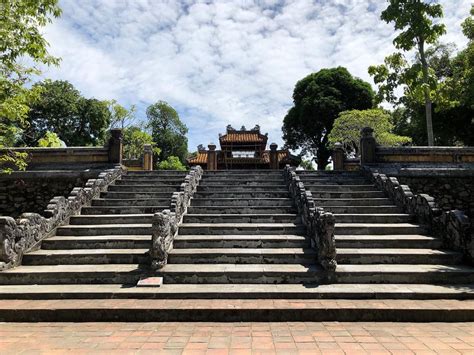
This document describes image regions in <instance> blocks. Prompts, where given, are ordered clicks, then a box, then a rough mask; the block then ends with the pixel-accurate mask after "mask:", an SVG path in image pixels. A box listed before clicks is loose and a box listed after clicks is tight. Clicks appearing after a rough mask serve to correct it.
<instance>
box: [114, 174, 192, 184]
mask: <svg viewBox="0 0 474 355" xmlns="http://www.w3.org/2000/svg"><path fill="white" fill-rule="evenodd" d="M130 180H132V181H149V182H150V183H151V182H152V181H153V182H157V183H158V182H159V183H162V184H164V183H175V184H180V183H183V182H184V176H182V177H181V176H167V175H123V176H122V179H121V181H130Z"/></svg>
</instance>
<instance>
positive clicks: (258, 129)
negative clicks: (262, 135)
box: [251, 124, 260, 132]
mask: <svg viewBox="0 0 474 355" xmlns="http://www.w3.org/2000/svg"><path fill="white" fill-rule="evenodd" d="M251 130H252V131H256V132H260V126H259V125H258V124H256V125H255V127H254V128H252V129H251Z"/></svg>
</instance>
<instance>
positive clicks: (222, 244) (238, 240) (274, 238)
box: [173, 234, 310, 249]
mask: <svg viewBox="0 0 474 355" xmlns="http://www.w3.org/2000/svg"><path fill="white" fill-rule="evenodd" d="M309 246H310V243H309V240H308V239H307V238H306V237H304V236H301V235H286V234H279V235H178V236H176V237H175V239H174V243H173V247H174V248H175V249H186V248H305V247H309Z"/></svg>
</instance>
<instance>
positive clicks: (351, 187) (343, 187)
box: [304, 182, 379, 192]
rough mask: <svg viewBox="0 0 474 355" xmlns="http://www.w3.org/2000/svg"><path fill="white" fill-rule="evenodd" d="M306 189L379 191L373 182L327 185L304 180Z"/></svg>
mask: <svg viewBox="0 0 474 355" xmlns="http://www.w3.org/2000/svg"><path fill="white" fill-rule="evenodd" d="M304 186H305V188H306V189H307V190H311V191H312V190H314V191H341V192H359V191H379V190H378V189H377V188H376V187H375V186H374V185H373V184H366V185H329V184H317V183H307V182H304Z"/></svg>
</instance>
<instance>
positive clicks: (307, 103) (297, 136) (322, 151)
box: [283, 67, 374, 170]
mask: <svg viewBox="0 0 474 355" xmlns="http://www.w3.org/2000/svg"><path fill="white" fill-rule="evenodd" d="M373 101H374V93H373V91H372V88H371V86H370V84H369V83H367V82H365V81H363V80H361V79H359V78H356V77H353V76H352V75H351V74H350V73H349V71H348V70H347V69H346V68H343V67H338V68H332V69H322V70H320V71H319V72H317V73H313V74H310V75H308V76H307V77H305V78H303V79H302V80H300V81H298V82H297V83H296V86H295V89H294V91H293V103H294V105H293V107H292V108H291V109H290V110H289V111H288V114H287V115H286V116H285V118H284V120H283V139H284V140H285V144H286V146H287V147H289V148H290V149H301V150H302V154H303V155H304V154H306V153H310V154H312V155H314V156H316V162H317V165H318V169H319V170H324V169H325V167H326V165H328V162H329V158H330V156H331V150H330V147H329V141H328V134H329V132H330V131H331V129H332V127H333V124H334V120H335V119H336V118H337V117H338V115H339V114H340V113H341V112H343V111H347V110H353V109H357V110H365V109H369V108H372V106H373Z"/></svg>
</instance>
